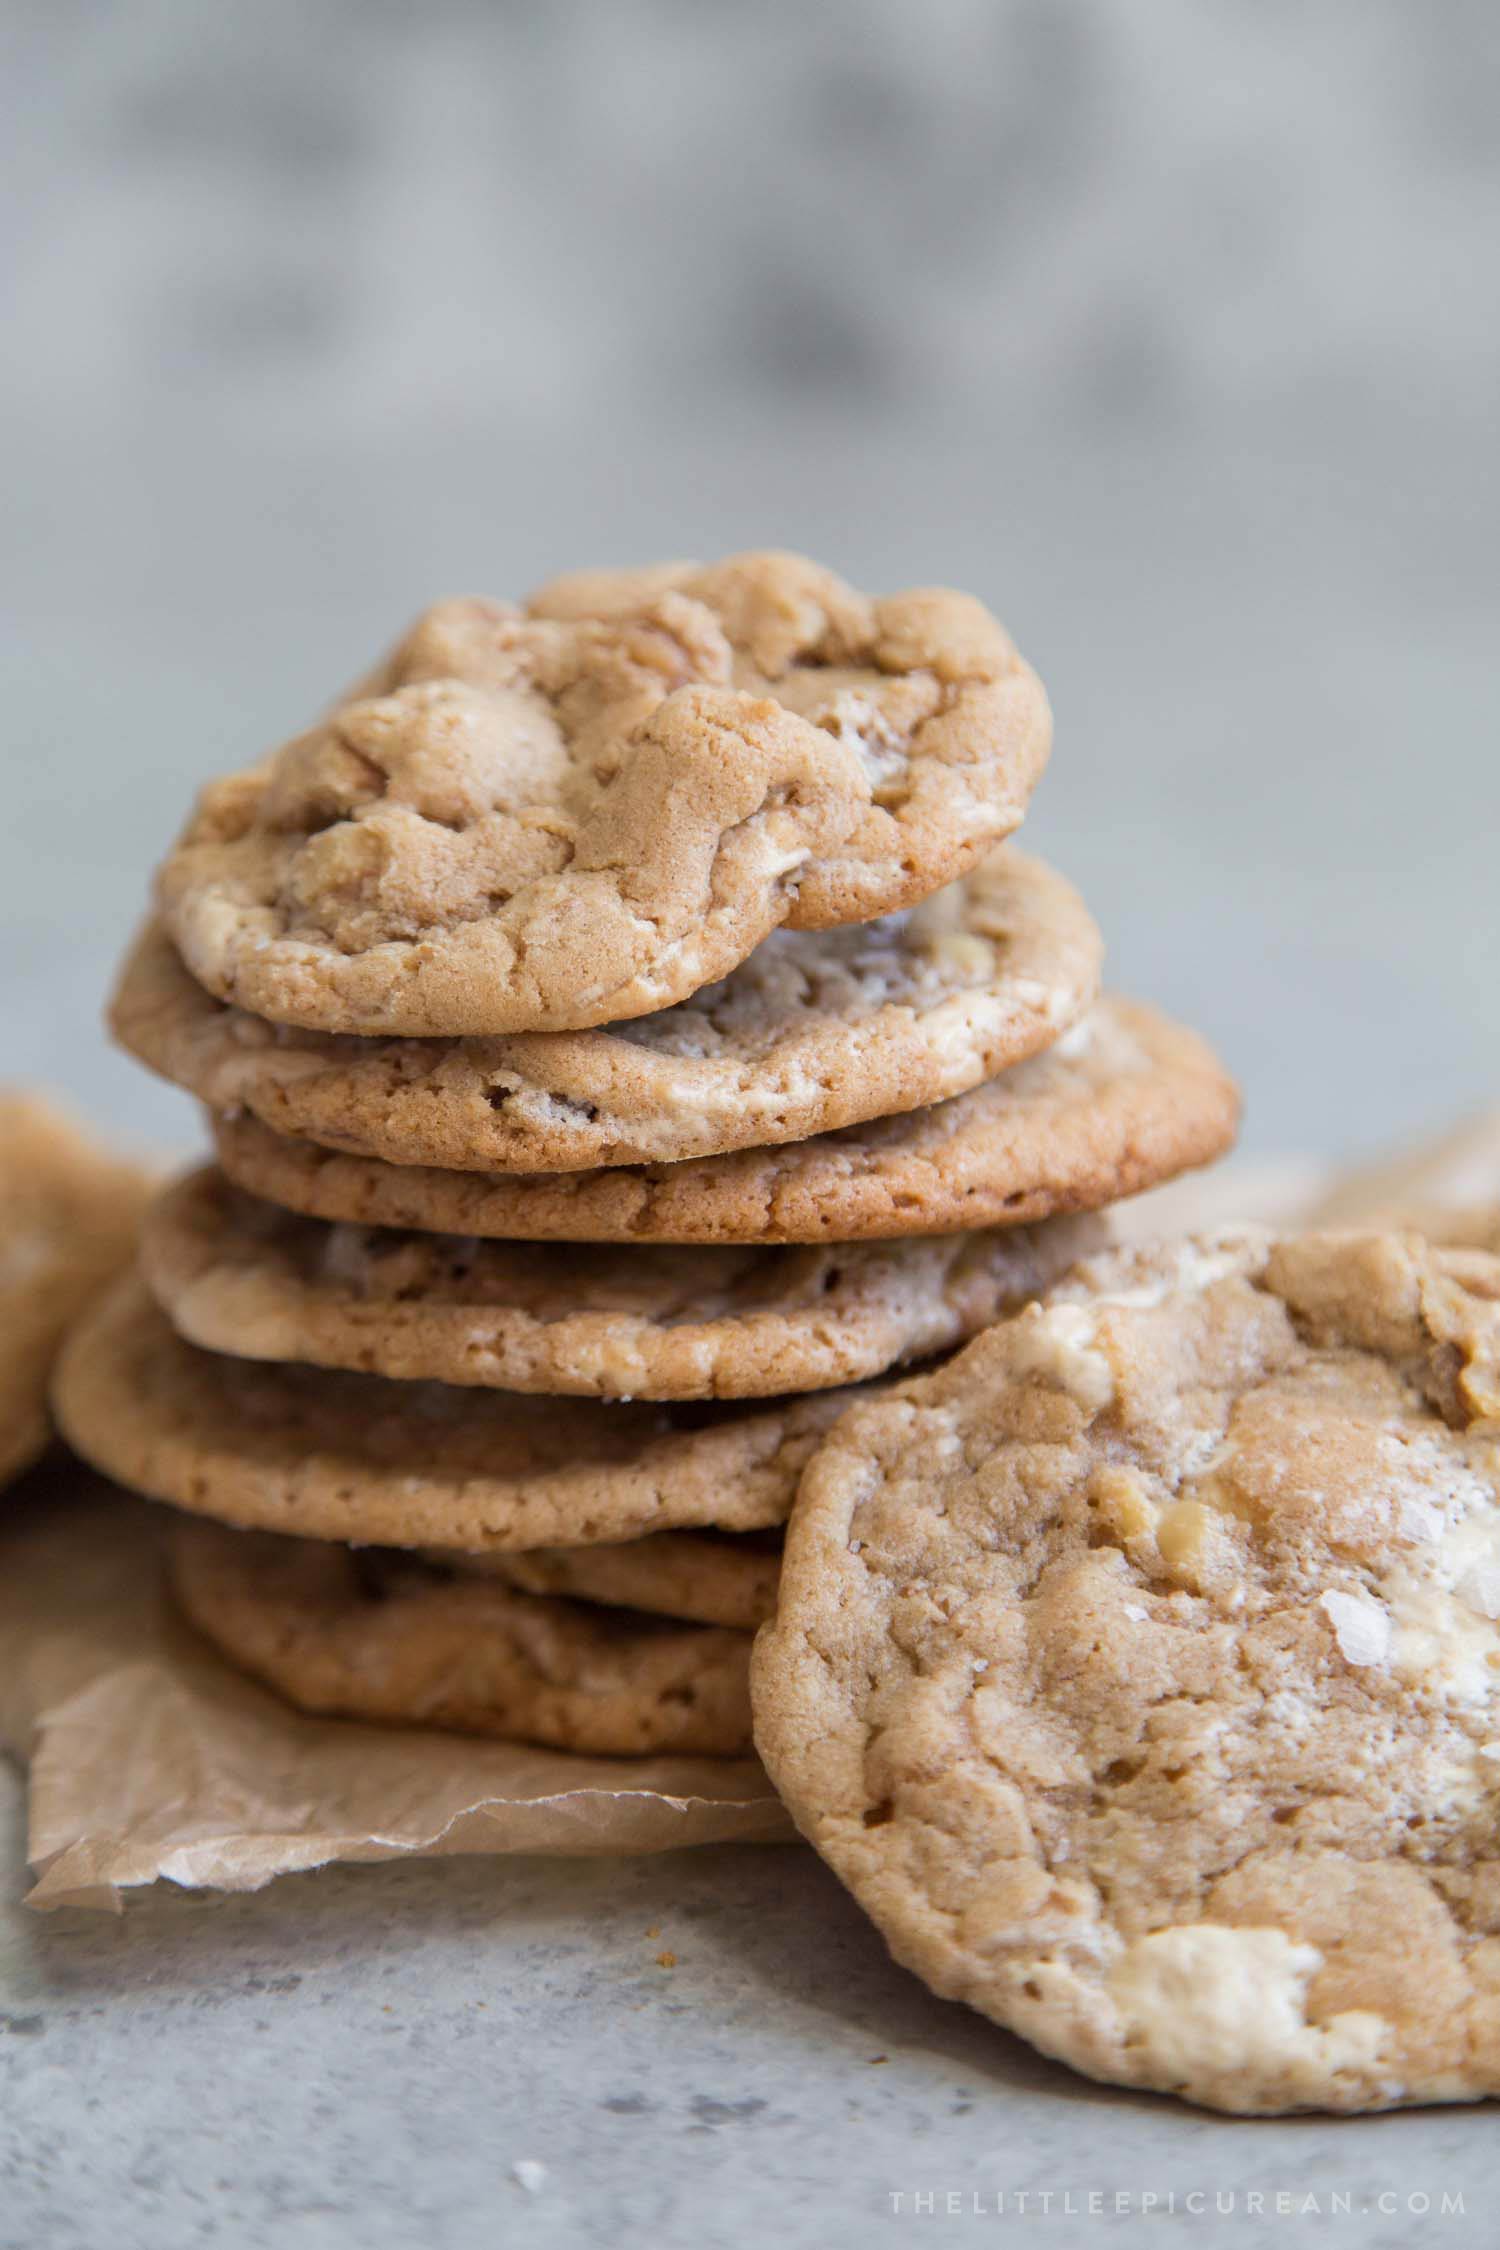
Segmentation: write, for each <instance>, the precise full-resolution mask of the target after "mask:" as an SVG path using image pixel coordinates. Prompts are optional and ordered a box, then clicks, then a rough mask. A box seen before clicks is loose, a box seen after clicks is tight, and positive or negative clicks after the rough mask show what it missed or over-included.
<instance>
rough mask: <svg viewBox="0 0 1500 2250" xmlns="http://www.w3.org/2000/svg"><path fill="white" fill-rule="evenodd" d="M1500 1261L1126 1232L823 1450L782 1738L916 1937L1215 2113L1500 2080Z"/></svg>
mask: <svg viewBox="0 0 1500 2250" xmlns="http://www.w3.org/2000/svg"><path fill="white" fill-rule="evenodd" d="M1497 1617H1500V1259H1497V1258H1495V1257H1494V1256H1492V1255H1490V1254H1488V1253H1487V1252H1484V1251H1481V1250H1473V1249H1469V1248H1445V1247H1438V1246H1434V1245H1433V1244H1431V1243H1430V1242H1428V1241H1426V1240H1425V1239H1424V1238H1422V1237H1421V1236H1418V1235H1415V1234H1406V1235H1399V1234H1398V1235H1308V1236H1305V1237H1303V1238H1301V1239H1299V1240H1292V1241H1286V1242H1280V1243H1278V1242H1273V1241H1271V1240H1269V1239H1267V1238H1265V1237H1263V1236H1258V1235H1255V1234H1245V1235H1239V1236H1234V1235H1231V1236H1226V1237H1221V1238H1217V1239H1206V1240H1200V1241H1196V1242H1194V1241H1188V1242H1185V1243H1181V1244H1177V1245H1173V1246H1169V1247H1166V1248H1163V1249H1159V1250H1155V1251H1145V1252H1141V1253H1121V1252H1116V1253H1114V1254H1112V1255H1111V1256H1110V1257H1107V1258H1105V1259H1101V1260H1099V1261H1097V1262H1094V1263H1092V1264H1089V1265H1085V1266H1084V1267H1082V1268H1081V1269H1080V1270H1079V1273H1078V1274H1077V1275H1076V1276H1075V1277H1071V1278H1069V1279H1068V1280H1066V1281H1064V1282H1063V1283H1061V1284H1060V1285H1059V1286H1058V1287H1057V1289H1056V1290H1055V1291H1054V1292H1053V1293H1052V1294H1051V1295H1050V1296H1049V1298H1048V1299H1047V1300H1046V1302H1045V1303H1044V1304H1042V1305H1038V1306H1032V1307H1030V1308H1028V1309H1027V1310H1026V1311H1024V1312H1022V1313H1020V1314H1018V1315H1017V1316H1016V1317H1014V1318H1013V1319H1011V1320H1008V1321H1006V1322H1003V1323H1001V1324H1000V1325H999V1326H997V1327H995V1328H993V1329H991V1330H990V1331H989V1332H988V1334H986V1335H985V1336H983V1337H981V1338H980V1339H979V1340H978V1341H977V1342H976V1343H974V1344H972V1345H970V1346H969V1347H968V1349H967V1350H966V1351H964V1352H962V1353H960V1354H959V1356H958V1357H957V1358H956V1359H954V1360H953V1361H951V1362H950V1363H949V1364H948V1366H946V1367H945V1368H943V1369H942V1370H941V1371H939V1372H938V1373H936V1374H934V1375H931V1376H928V1377H924V1378H921V1379H918V1380H916V1381H912V1382H908V1383H905V1384H903V1385H900V1386H898V1387H896V1388H894V1389H893V1390H891V1391H889V1392H888V1393H887V1394H886V1395H885V1396H883V1397H882V1398H880V1399H878V1400H872V1401H869V1402H868V1403H865V1404H862V1405H857V1406H856V1407H855V1408H854V1409H853V1410H852V1411H851V1412H850V1413H849V1414H848V1415H847V1416H845V1417H844V1418H843V1419H842V1420H841V1421H840V1423H839V1424H838V1425H837V1427H836V1428H835V1429H834V1430H833V1431H831V1432H830V1433H829V1436H828V1439H827V1441H826V1443H825V1444H824V1446H823V1447H822V1448H821V1449H820V1450H819V1451H818V1452H817V1453H816V1454H815V1455H814V1458H813V1460H812V1461H811V1463H810V1464H809V1466H808V1469H807V1472H806V1474H805V1476H804V1478H803V1481H802V1486H801V1490H800V1494H799V1498H798V1502H797V1507H796V1510H795V1512H794V1517H793V1522H792V1527H791V1531H790V1534H789V1537H788V1541H787V1548H786V1556H785V1561H784V1564H783V1570H782V1576H781V1582H780V1592H779V1598H778V1608H777V1613H776V1617H775V1620H774V1622H773V1624H772V1625H771V1626H770V1627H769V1628H768V1629H767V1631H766V1633H765V1634H764V1635H763V1636H762V1638H761V1640H760V1642H759V1644H758V1647H757V1651H756V1658H755V1666H754V1676H753V1692H754V1698H755V1710H756V1739H757V1742H758V1744H759V1746H760V1749H761V1752H762V1755H763V1756H764V1757H765V1759H766V1762H767V1765H768V1767H769V1769H770V1771H771V1773H772V1776H773V1778H774V1779H775V1781H776V1783H777V1785H778V1787H779V1788H780V1790H781V1791H782V1793H783V1795H784V1796H785V1798H786V1800H787V1803H788V1805H789V1806H790V1808H791V1810H792V1812H793V1814H794V1816H795V1817H796V1819H797V1820H798V1822H799V1824H800V1825H801V1826H802V1828H803V1829H804V1831H805V1833H806V1834H807V1835H808V1836H809V1837H810V1839H811V1840H812V1841H813V1842H814V1843H815V1844H816V1845H817V1847H818V1849H819V1850H820V1851H821V1852H822V1853H823V1854H824V1856H825V1857H826V1858H827V1859H828V1860H829V1861H830V1863H831V1864H832V1866H833V1867H834V1868H835V1869H836V1870H837V1872H838V1873H839V1874H840V1875H841V1876H842V1877H843V1879H844V1881H845V1882H846V1883H847V1884H848V1885H849V1887H850V1889H851V1890H852V1891H853V1892H854V1894H855V1896H856V1897H857V1898H858V1899H860V1900H861V1902H862V1903H863V1904H864V1905H865V1907H866V1908H867V1910H868V1911H869V1912H870V1914H871V1915H872V1916H873V1917H874V1919H875V1920H876V1922H877V1923H878V1924H879V1926H880V1928H881V1929H882V1931H883V1932H884V1934H885V1936H886V1938H887V1939H888V1941H889V1943H890V1945H891V1947H892V1950H893V1951H894V1952H895V1954H896V1955H897V1957H898V1958H899V1959H900V1960H902V1961H904V1962H905V1963H907V1964H908V1965H909V1966H910V1967H912V1968H914V1969H915V1970H916V1971H917V1973H918V1974H919V1975H921V1976H922V1977H924V1978H925V1979H926V1980H927V1981H928V1983H930V1984H932V1985H933V1986H934V1987H935V1988H936V1989H937V1990H938V1991H939V1992H942V1993H945V1994H947V1995H950V1996H952V1997H955V1998H960V1999H964V2000H967V2001H969V2002H970V2003H971V2004H972V2005H973V2006H975V2007H978V2008H981V2009H983V2010H984V2011H985V2012H986V2013H987V2014H989V2015H992V2016H994V2017H995V2018H996V2019H997V2021H999V2022H1001V2023H1003V2024H1005V2025H1006V2026H1008V2027H1009V2028H1010V2029H1012V2030H1015V2031H1018V2032H1020V2033H1021V2034H1022V2035H1023V2036H1025V2037H1026V2038H1028V2039H1030V2040H1032V2041H1033V2042H1034V2043H1035V2044H1036V2045H1037V2046H1039V2047H1041V2048H1043V2049H1045V2050H1046V2051H1047V2052H1048V2053H1050V2054H1053V2055H1057V2056H1059V2057H1061V2058H1062V2059H1063V2060H1065V2061H1067V2062H1070V2063H1072V2064H1073V2065H1074V2066H1075V2067H1076V2068H1078V2069H1080V2070H1084V2071H1087V2072H1089V2073H1091V2074H1092V2075H1093V2076H1095V2077H1099V2078H1106V2079H1114V2080H1118V2081H1121V2082H1123V2083H1126V2084H1132V2085H1139V2086H1149V2087H1155V2088H1159V2089H1161V2090H1163V2091H1167V2092H1172V2093H1178V2094H1183V2095H1186V2096H1187V2097H1188V2098H1190V2099H1192V2100H1195V2101H1198V2102H1202V2103H1206V2104H1209V2105H1211V2106H1213V2107H1216V2108H1221V2109H1229V2110H1242V2111H1252V2112H1254V2111H1276V2110H1286V2109H1298V2108H1326V2109H1333V2110H1356V2109H1378V2108H1384V2107H1389V2106H1391V2105H1393V2104H1396V2103H1401V2102H1424V2101H1444V2100H1463V2099H1476V2098H1478V2097H1481V2096H1484V2095H1489V2094H1494V2093H1495V2092H1496V2091H1497V2090H1500V1859H1497V1855H1496V1850H1495V1833H1496V1814H1497V1809H1500V1708H1497V1687H1500V1635H1497V1629H1496V1619H1497Z"/></svg>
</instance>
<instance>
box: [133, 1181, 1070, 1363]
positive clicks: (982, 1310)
mask: <svg viewBox="0 0 1500 2250" xmlns="http://www.w3.org/2000/svg"><path fill="white" fill-rule="evenodd" d="M1102 1234H1103V1228H1102V1224H1101V1222H1099V1221H1098V1220H1093V1219H1088V1218H1072V1219H1053V1220H1050V1221H1048V1222H1047V1223H1046V1224H1044V1225H1042V1226H1038V1227H1003V1228H991V1229H988V1230H986V1231H984V1232H981V1233H976V1234H948V1235H935V1236H931V1237H927V1238H921V1237H917V1238H911V1239H902V1240H896V1241H890V1242H871V1243H854V1242H851V1243H838V1244H819V1245H817V1246H814V1247H808V1248H805V1249H803V1248H792V1247H781V1246H773V1247H771V1248H761V1247H755V1246H751V1247H746V1248H732V1247H721V1246H718V1245H712V1246H708V1247H696V1246H689V1247H669V1246H645V1245H638V1244H627V1245H611V1244H602V1245H598V1244H584V1243H568V1242H557V1243H514V1242H495V1241H482V1240H478V1239H475V1238H473V1237H463V1236H456V1235H434V1234H418V1233H410V1232H392V1231H390V1230H388V1229H380V1228H370V1227H357V1226H330V1225H328V1224H326V1223H325V1222H324V1221H323V1220H321V1219H303V1218H298V1217H296V1216H295V1215H294V1214H293V1213H291V1212H288V1211H282V1210H279V1209H278V1208H277V1207H276V1206H275V1205H274V1204H271V1203H262V1202H260V1201H258V1200H257V1199H256V1198H255V1197H253V1196H248V1195H246V1194H244V1193H243V1191H242V1190H240V1189H238V1188H234V1187H231V1186H230V1184H229V1182H228V1181H227V1180H226V1179H225V1178H224V1176H223V1174H222V1173H221V1172H219V1171H217V1170H216V1169H215V1168H214V1167H212V1166H205V1167H204V1168H202V1169H201V1170H199V1171H196V1172H191V1173H188V1174H187V1175H185V1176H184V1177H183V1178H182V1179H180V1180H177V1181H176V1182H174V1183H173V1185H172V1186H171V1187H169V1188H168V1189H167V1190H165V1192H164V1193H163V1194H162V1195H161V1196H160V1197H159V1198H158V1200H157V1202H156V1203H155V1204H154V1205H153V1207H152V1209H151V1212H150V1214H149V1216H148V1218H147V1221H146V1226H145V1230H144V1234H143V1239H142V1245H141V1265H142V1271H143V1272H144V1274H145V1276H146V1279H147V1281H148V1283H149V1284H150V1286H151V1289H152V1291H153V1293H154V1295H155V1296H156V1298H157V1301H158V1303H160V1304H161V1306H162V1307H163V1309H164V1310H165V1312H166V1313H167V1314H168V1316H169V1318H170V1319H171V1321H172V1324H173V1326H174V1327H175V1328H176V1330H177V1332H178V1334H179V1335H180V1336H184V1337H186V1338H187V1339H188V1340H189V1341H190V1342H192V1343H195V1344H201V1345H203V1346H205V1347H206V1348H207V1349H208V1350H210V1351H218V1352H228V1353H233V1354H234V1355H235V1356H237V1357H238V1358H241V1359H255V1360H279V1361H288V1360H290V1361H301V1362H304V1363H310V1364H312V1365H314V1366H318V1367H339V1368H349V1369H354V1370H357V1371H360V1372H363V1373H365V1374H371V1375H383V1376H387V1377H391V1378H394V1379H395V1380H397V1381H404V1382H413V1381H417V1382H421V1381H428V1382H439V1383H453V1384H461V1385H479V1386H483V1387H488V1388H491V1389H500V1390H509V1391H540V1392H546V1393H549V1394H559V1393H561V1394H576V1395H579V1396H584V1397H592V1398H601V1399H646V1398H655V1399H697V1398H754V1397H772V1396H777V1395H785V1394H786V1393H788V1392H793V1391H805V1390H826V1389H831V1388H832V1387H833V1386H835V1385H837V1384H840V1383H851V1382H858V1381H859V1380H860V1379H861V1378H863V1377H865V1376H869V1375H879V1374H882V1373H884V1372H885V1370H886V1369H887V1368H890V1367H895V1366H898V1365H902V1364H904V1363H906V1362H908V1361H911V1360H916V1359H925V1358H930V1357H931V1356H932V1355H933V1354H934V1353H936V1352H939V1351H943V1350H946V1349H948V1348H949V1347H950V1346H952V1345H954V1344H956V1343H960V1342H963V1341H964V1340H966V1339H967V1338H968V1337H970V1336H973V1335H976V1334H977V1333H978V1331H979V1330H980V1329H981V1328H984V1327H986V1326H987V1325H988V1324H989V1322H991V1321H992V1320H995V1319H998V1317H999V1316H1000V1314H1001V1313H1003V1312H1009V1311H1014V1310H1015V1309H1016V1308H1017V1307H1018V1306H1020V1305H1021V1304H1024V1303H1025V1302H1026V1300H1027V1299H1028V1298H1031V1297H1035V1296H1037V1295H1039V1294H1040V1293H1041V1291H1042V1290H1043V1289H1045V1288H1046V1287H1048V1285H1049V1284H1050V1283H1052V1282H1054V1281H1056V1280H1057V1278H1058V1276H1059V1275H1060V1274H1062V1273H1063V1272H1065V1271H1066V1269H1067V1268H1068V1267H1069V1266H1070V1265H1073V1264H1075V1263H1076V1262H1077V1260H1078V1259H1079V1258H1081V1257H1083V1256H1085V1255H1086V1254H1087V1252H1088V1251H1089V1250H1091V1249H1097V1248H1099V1246H1100V1241H1101V1237H1102Z"/></svg>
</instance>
